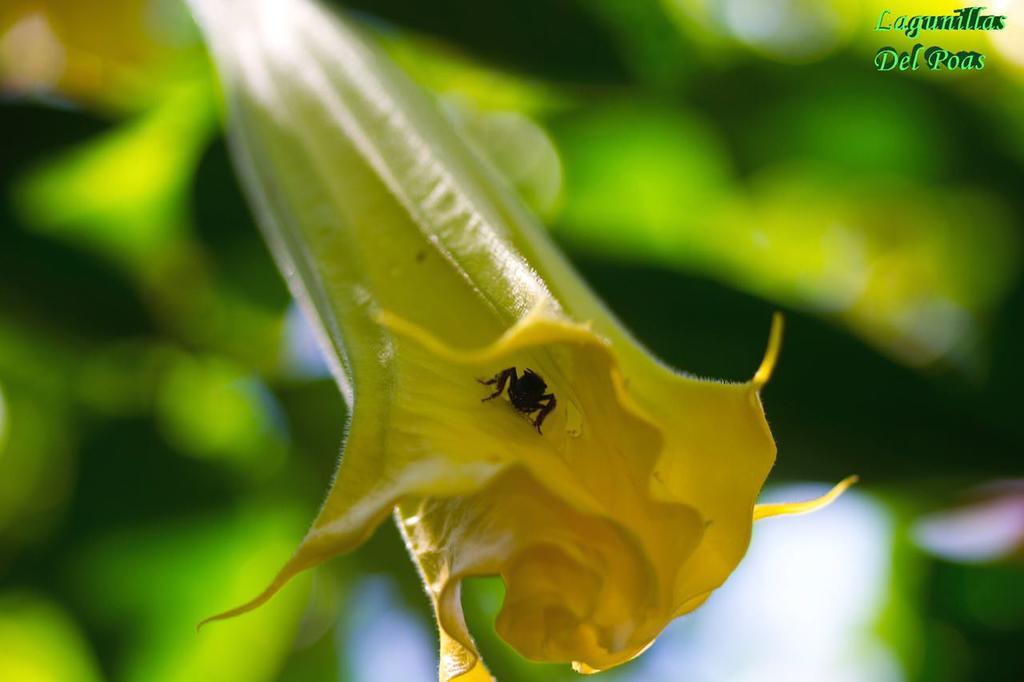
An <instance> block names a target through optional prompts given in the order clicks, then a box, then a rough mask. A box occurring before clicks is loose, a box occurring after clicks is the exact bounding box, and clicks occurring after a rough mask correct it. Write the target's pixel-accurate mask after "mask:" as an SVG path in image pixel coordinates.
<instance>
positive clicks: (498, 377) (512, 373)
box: [477, 367, 516, 402]
mask: <svg viewBox="0 0 1024 682" xmlns="http://www.w3.org/2000/svg"><path fill="white" fill-rule="evenodd" d="M510 378H511V379H512V385H513V386H515V385H516V368H515V367H509V368H508V369H503V370H501V371H500V372H498V373H497V374H495V375H494V377H493V378H492V379H488V380H487V381H484V380H483V379H477V381H479V382H480V383H481V384H483V385H484V386H493V385H494V384H497V385H498V387H497V389H496V390H495V391H494V393H492V394H490V395H489V396H487V397H486V398H484V399H483V400H481V401H480V402H487V401H488V400H491V399H493V398H497V397H498V396H499V395H501V392H502V391H504V390H505V384H506V383H508V380H509V379H510Z"/></svg>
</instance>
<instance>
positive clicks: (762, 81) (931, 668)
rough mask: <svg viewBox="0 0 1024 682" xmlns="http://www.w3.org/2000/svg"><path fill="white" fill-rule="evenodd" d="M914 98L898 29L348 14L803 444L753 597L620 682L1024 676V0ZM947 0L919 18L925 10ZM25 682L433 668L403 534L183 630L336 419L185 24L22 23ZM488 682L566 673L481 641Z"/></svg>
mask: <svg viewBox="0 0 1024 682" xmlns="http://www.w3.org/2000/svg"><path fill="white" fill-rule="evenodd" d="M988 4H989V5H990V9H989V11H990V12H993V13H1000V14H1006V15H1008V17H1009V19H1008V22H1007V28H1006V30H1005V31H1003V32H1001V33H993V34H984V33H980V32H960V33H945V34H943V33H932V34H924V35H923V37H922V38H921V39H920V40H922V41H923V42H925V43H926V44H940V45H943V46H944V47H948V48H954V49H958V50H959V49H970V50H976V51H981V52H984V53H985V54H986V55H987V56H988V61H987V63H986V68H985V70H984V71H982V72H971V73H965V74H949V73H942V74H930V73H926V72H923V71H918V72H915V73H905V74H900V73H895V72H894V73H886V74H880V73H877V72H875V71H874V69H873V66H872V59H873V56H874V53H875V51H876V50H877V49H878V48H879V47H881V46H883V45H895V46H897V47H898V48H900V49H909V48H910V47H911V46H912V45H913V42H914V41H911V40H909V39H907V38H905V37H903V36H899V35H893V34H880V33H876V32H874V31H873V30H872V29H873V28H874V26H875V23H876V22H877V18H878V14H879V12H880V11H881V10H882V9H884V8H889V6H888V5H885V4H884V3H882V2H876V1H874V0H815V1H813V2H812V1H810V0H720V1H717V2H713V1H712V0H662V1H660V2H659V1H656V0H515V2H511V1H508V2H506V1H502V2H497V1H495V2H478V1H476V0H438V1H437V2H431V3H424V2H420V1H418V0H353V1H351V2H345V3H344V5H345V6H346V8H347V10H348V11H351V12H353V13H356V14H357V16H358V17H359V18H360V19H362V20H363V21H364V23H365V25H366V26H367V27H368V29H369V30H370V31H372V32H373V33H374V34H375V35H376V36H377V38H378V39H379V40H380V42H381V43H382V44H383V45H384V46H385V47H386V49H387V51H388V52H389V53H390V54H391V55H392V56H393V57H394V58H395V59H396V60H397V61H398V62H399V63H400V64H401V65H402V66H403V67H404V68H405V69H406V70H407V71H408V72H409V73H410V74H411V75H412V76H413V77H414V78H415V79H417V80H418V81H419V82H421V83H422V84H423V85H424V86H425V87H427V88H429V89H431V90H432V91H434V92H436V93H437V95H438V96H439V97H440V98H441V99H442V101H443V103H444V106H445V107H446V108H447V110H448V111H449V112H450V113H451V115H452V117H453V120H454V121H455V122H456V123H457V125H459V126H460V127H461V129H462V130H463V131H464V132H465V134H466V135H467V136H468V137H469V138H470V139H471V140H472V141H473V143H474V144H475V145H476V146H477V148H478V150H479V151H480V153H481V154H483V155H484V156H486V157H489V158H490V159H491V160H492V161H493V162H494V163H495V164H496V165H497V166H498V167H499V168H500V169H501V170H503V171H504V172H505V173H506V175H507V177H508V178H509V180H510V182H512V183H513V184H514V185H515V186H516V188H517V189H518V190H519V191H520V193H521V194H522V196H523V197H524V199H525V200H526V201H527V202H529V203H530V204H531V205H532V207H533V208H534V210H535V211H536V212H537V213H538V214H539V215H540V216H541V217H542V218H543V220H544V221H545V223H546V224H547V225H549V226H550V228H551V231H552V233H553V235H554V238H555V239H556V240H557V241H558V242H559V243H560V244H562V245H563V246H564V248H565V250H566V252H567V253H568V255H569V256H570V258H571V259H572V260H573V261H574V262H575V263H576V264H577V266H578V267H579V269H580V270H581V271H582V272H583V273H584V275H585V277H586V278H587V279H588V280H589V281H590V282H591V283H592V285H593V286H594V288H595V289H596V290H597V291H598V292H599V293H600V294H601V295H602V296H603V297H604V298H605V300H606V301H607V302H608V303H609V305H610V306H611V307H612V308H613V309H614V310H615V311H616V312H617V313H618V314H619V315H620V316H621V317H622V318H623V320H624V321H625V322H626V323H627V324H628V325H629V326H630V327H631V328H632V329H633V330H634V331H635V332H636V334H637V335H638V336H639V338H640V339H642V340H643V341H644V342H645V343H646V344H647V345H648V346H649V347H650V348H651V349H652V350H653V351H654V352H655V353H656V354H658V355H659V356H661V357H662V358H664V359H665V360H666V361H668V362H670V363H672V364H673V365H675V366H677V367H680V368H683V369H686V370H688V371H690V372H693V373H696V374H699V375H702V376H714V377H721V378H726V379H731V380H744V379H746V378H749V376H750V375H751V374H752V372H753V370H754V369H755V368H756V366H757V364H758V361H759V359H760V356H761V353H762V351H763V348H764V345H765V341H766V335H767V330H768V323H769V319H770V314H771V312H772V311H773V310H777V309H779V310H783V311H785V313H786V316H787V322H788V329H787V336H786V341H785V345H784V351H783V356H782V360H781V363H780V366H779V367H778V369H777V371H776V374H775V378H774V379H773V381H772V383H771V384H770V385H769V386H768V388H767V389H766V391H765V394H764V401H765V404H766V409H767V413H768V416H769V419H770V421H771V424H772V427H773V430H774V433H775V436H776V439H777V441H778V444H779V460H778V465H777V467H776V469H775V471H774V472H773V474H772V477H771V486H770V487H769V488H768V489H767V490H766V492H765V499H766V500H770V499H774V498H788V499H795V498H800V497H804V496H810V495H813V494H817V493H818V492H820V491H821V489H822V487H823V484H825V483H826V482H827V483H831V482H834V481H836V480H838V479H839V478H841V477H843V476H845V475H847V474H849V473H859V474H860V475H861V477H862V484H861V485H860V486H858V487H857V489H856V490H855V491H853V492H850V493H848V494H847V495H846V496H844V497H843V498H842V499H841V500H840V501H839V502H838V503H836V504H835V505H833V506H832V507H830V508H829V509H827V510H825V511H822V512H820V513H817V514H815V515H812V516H807V517H800V518H795V519H786V520H778V521H767V522H765V523H763V524H760V525H758V527H757V528H756V529H755V538H754V542H753V545H752V547H751V550H750V554H749V556H748V558H747V560H746V561H745V563H744V564H743V565H742V566H741V568H740V569H739V570H738V571H737V573H736V574H735V575H734V577H733V578H732V580H731V582H729V583H727V585H726V587H725V588H724V589H722V590H720V591H719V592H718V593H716V595H715V596H714V597H713V598H712V599H711V600H710V602H709V603H708V604H707V605H706V606H705V607H704V608H702V609H701V610H700V611H698V612H696V613H695V614H693V615H691V616H687V617H686V618H684V619H682V620H681V621H679V622H677V623H676V624H674V625H673V626H672V627H670V628H669V630H668V631H667V632H666V633H665V634H664V635H663V636H662V638H661V639H660V640H659V641H658V643H657V644H656V645H655V646H654V647H653V648H652V649H651V650H650V651H649V652H647V654H645V655H644V656H643V657H641V658H640V659H638V660H637V661H635V662H633V663H631V664H629V665H627V666H624V667H623V668H621V669H618V670H615V671H612V672H610V673H607V674H605V675H603V679H606V680H615V681H626V680H657V681H667V682H671V681H674V680H687V681H688V682H712V681H724V680H729V681H730V682H735V681H744V682H746V681H749V682H760V681H765V682H774V681H777V680H783V679H784V680H790V681H797V682H799V681H803V680H816V681H817V680H829V681H846V680H850V681H854V680H865V681H885V682H887V681H898V680H907V681H914V680H922V681H924V680H927V681H935V680H937V681H950V682H952V681H959V680H990V681H996V680H1021V679H1024V647H1022V646H1021V644H1022V643H1024V565H1022V561H1021V560H1022V558H1024V551H1022V548H1024V466H1022V461H1024V460H1022V455H1024V404H1022V400H1021V386H1022V385H1024V361H1022V358H1021V354H1022V353H1024V281H1022V279H1021V253H1022V252H1021V246H1022V239H1024V192H1022V179H1024V176H1022V169H1024V87H1022V85H1024V47H1022V46H1024V2H1020V1H1017V2H996V1H995V0H993V1H992V2H989V3H988ZM957 6H959V5H957V4H956V3H951V2H939V1H936V2H920V1H909V0H908V1H907V2H902V3H900V5H899V7H895V6H893V7H891V9H893V10H894V12H895V13H897V14H899V13H904V12H905V13H908V14H918V13H925V14H936V13H946V12H949V11H951V10H952V9H954V8H955V7H957ZM0 84H2V93H3V94H2V100H0V131H2V132H0V197H2V199H0V680H5V681H9V682H49V681H54V682H93V681H96V680H113V681H124V682H134V681H140V682H141V681H145V682H159V681H163V680H167V681H171V680H174V681H177V680H189V681H192V680H217V681H218V682H231V681H235V680H237V681H240V682H260V681H263V680H266V681H270V680H282V681H289V682H305V681H307V680H309V681H313V680H344V681H346V682H349V681H352V682H392V681H396V682H404V681H406V680H429V679H434V678H435V675H436V672H435V670H436V668H435V666H436V651H435V645H436V642H435V634H434V627H433V624H432V620H431V615H430V613H429V607H428V601H427V599H426V598H425V597H424V596H423V595H422V592H421V586H420V585H419V582H418V580H417V577H416V575H415V573H414V571H413V568H412V566H411V564H410V562H409V561H408V560H407V559H406V558H405V556H404V549H403V547H402V544H401V542H400V539H399V537H398V535H397V533H396V532H395V530H394V529H393V528H392V527H391V526H390V524H388V525H386V526H385V527H383V528H382V529H381V530H380V531H379V532H378V533H377V535H376V536H375V537H374V538H373V539H372V540H371V541H370V542H369V543H368V544H367V545H366V546H365V547H363V548H362V549H361V550H359V551H358V552H357V553H355V554H353V555H350V556H346V557H342V558H338V559H336V560H334V561H332V562H330V563H329V564H328V565H326V566H324V567H322V568H320V569H317V570H315V571H313V572H311V573H309V574H307V575H305V576H303V577H302V578H300V579H298V580H296V581H295V582H294V583H293V584H292V585H291V586H290V587H288V588H287V589H286V590H285V591H284V592H282V593H281V594H280V595H279V596H278V597H276V598H275V599H274V600H273V601H272V602H271V603H270V604H269V605H267V606H266V607H264V608H263V609H261V610H259V611H257V612H255V613H253V614H250V615H247V616H244V617H242V618H239V619H236V620H233V621H230V622H226V623H220V624H215V625H213V626H210V627H209V628H207V629H206V630H204V631H203V632H202V633H201V634H199V635H196V634H195V632H194V630H193V626H194V625H195V623H196V622H197V621H198V620H199V619H200V618H201V617H203V616H205V615H209V614H210V613H212V612H215V611H218V610H221V609H223V608H225V607H227V606H232V605H234V604H235V603H237V602H239V601H241V600H243V599H244V598H247V597H249V596H251V595H252V594H253V593H254V592H255V591H256V590H257V589H258V588H260V587H262V586H263V585H264V584H265V583H266V581H267V580H268V578H269V577H270V576H271V575H272V574H273V573H274V571H275V570H276V569H277V568H278V566H279V565H280V564H281V563H282V562H283V561H284V559H285V558H286V557H287V556H288V555H289V554H290V552H291V550H292V549H293V548H294V547H295V546H296V544H297V542H298V540H299V539H300V537H301V535H302V533H303V531H304V530H305V527H306V525H307V524H308V523H309V522H310V520H311V519H312V518H313V515H314V513H315V511H316V509H317V507H318V505H319V503H320V501H321V499H322V496H323V495H324V492H325V491H326V489H327V486H328V484H329V481H330V477H331V473H332V470H333V468H334V466H335V462H336V458H337V453H338V450H339V445H340V440H341V436H342V429H343V426H344V423H345V407H344V404H343V403H342V401H341V399H340V398H339V395H338V393H337V390H336V389H335V387H334V386H333V384H332V383H331V382H330V380H329V378H328V376H327V372H326V370H325V368H324V365H323V363H322V361H321V359H320V356H319V354H318V351H317V349H316V347H315V344H314V342H313V341H312V339H311V336H310V333H309V330H308V328H307V327H306V325H305V323H304V321H303V320H302V318H301V316H300V314H299V313H298V312H297V310H296V309H295V307H294V306H293V305H292V304H291V302H290V301H289V297H288V295H287V292H286V291H285V288H284V286H283V285H282V282H281V279H280V277H279V276H278V274H277V272H276V271H275V269H274V267H273V265H272V263H271V260H270V258H269V256H268V253H267V250H266V248H265V247H264V245H263V243H262V242H261V240H260V238H259V235H258V232H257V230H256V229H255V227H254V225H253V220H252V217H251V215H250V212H249V210H248V209H247V207H246V204H245V201H244V199H243V197H242V196H241V194H240V191H239V187H238V182H237V180H236V178H235V175H234V173H233V170H232V167H231V164H230V161H229V159H228V156H227V153H226V150H225V145H224V142H223V139H222V134H221V132H220V124H219V117H220V110H219V106H220V105H219V104H218V99H217V95H216V92H217V91H216V84H215V82H214V79H213V77H212V75H211V71H210V68H209V64H208V62H207V59H206V57H205V53H204V51H203V48H202V45H201V44H200V43H199V41H198V35H197V32H196V30H195V28H194V26H193V25H192V23H191V20H190V19H189V16H188V13H187V11H186V10H185V9H184V7H183V6H182V5H181V4H180V3H178V2H175V1H174V0H107V1H105V2H102V3H87V2H80V1H77V0H51V1H48V2H38V1H36V2H32V1H27V0H5V2H4V4H3V5H2V7H0ZM501 589H502V588H501V585H500V582H498V581H495V580H489V581H488V580H483V581H477V582H474V583H472V584H470V585H469V587H468V589H467V590H466V591H465V604H466V609H467V612H468V615H469V619H470V621H471V629H472V630H473V631H474V633H476V635H477V636H478V639H479V641H480V644H481V648H482V649H483V651H484V654H485V659H486V660H487V662H488V663H489V665H490V666H491V668H492V670H493V671H494V672H495V673H496V675H497V676H498V678H499V679H500V680H503V682H504V681H509V680H538V681H541V682H544V681H547V680H570V679H575V675H574V674H573V673H571V672H570V671H569V670H568V668H566V667H561V666H541V665H535V664H531V663H529V662H527V661H524V660H522V659H521V658H519V657H518V656H517V655H516V654H515V653H514V652H513V651H511V650H510V649H508V648H507V647H506V646H505V645H504V644H502V643H501V642H500V641H499V640H498V639H497V637H496V636H495V634H494V630H493V625H492V623H493V618H494V615H495V614H496V612H497V609H498V607H499V605H500V600H501Z"/></svg>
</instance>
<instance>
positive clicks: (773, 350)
mask: <svg viewBox="0 0 1024 682" xmlns="http://www.w3.org/2000/svg"><path fill="white" fill-rule="evenodd" d="M782 329H783V318H782V313H780V312H776V313H774V314H773V315H772V328H771V331H769V332H768V347H767V348H766V349H765V351H764V359H763V360H761V366H760V367H758V368H757V372H756V373H755V374H754V378H753V379H751V381H750V383H751V384H752V385H753V386H754V389H755V390H760V389H761V388H762V387H763V386H764V385H765V384H767V383H768V380H769V379H771V378H772V371H773V370H774V369H775V363H776V362H777V361H778V359H779V350H780V349H781V348H782Z"/></svg>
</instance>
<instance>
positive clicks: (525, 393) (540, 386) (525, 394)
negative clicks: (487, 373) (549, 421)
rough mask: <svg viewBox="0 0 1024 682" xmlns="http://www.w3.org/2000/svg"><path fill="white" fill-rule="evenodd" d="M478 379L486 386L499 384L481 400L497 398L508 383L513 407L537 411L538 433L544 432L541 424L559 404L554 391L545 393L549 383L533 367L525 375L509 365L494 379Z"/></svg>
mask: <svg viewBox="0 0 1024 682" xmlns="http://www.w3.org/2000/svg"><path fill="white" fill-rule="evenodd" d="M477 381H479V382H480V383H481V384H483V385H485V386H493V385H495V384H497V388H496V389H495V391H494V393H492V394H491V395H489V396H487V397H486V398H484V399H483V400H482V401H481V402H486V401H488V400H493V399H494V398H497V397H498V396H499V395H501V392H502V391H504V390H505V384H508V399H509V400H510V401H511V402H512V407H514V408H516V410H518V411H519V412H522V413H523V414H530V413H531V412H536V413H537V416H536V417H534V418H533V425H534V426H535V427H537V433H543V432H542V431H541V430H540V425H541V424H543V423H544V419H545V418H546V417H547V416H548V415H549V414H551V410H553V409H555V405H557V404H558V401H556V400H555V394H554V393H545V391H546V390H548V385H547V384H546V383H544V380H543V379H541V378H540V375H539V374H537V373H536V372H534V371H533V370H532V369H527V370H526V371H525V372H523V376H517V375H516V368H515V367H509V368H508V369H503V370H501V371H500V372H498V373H497V374H495V375H494V378H493V379H488V380H487V381H484V380H483V379H477Z"/></svg>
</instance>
